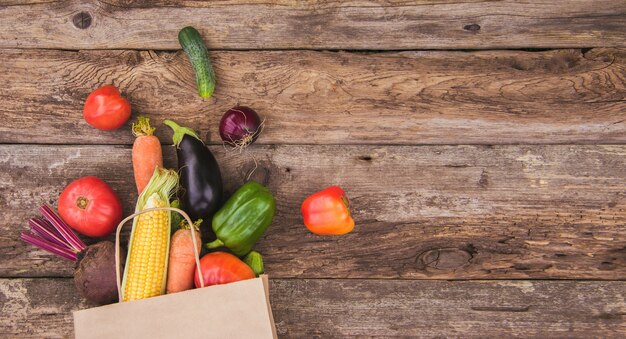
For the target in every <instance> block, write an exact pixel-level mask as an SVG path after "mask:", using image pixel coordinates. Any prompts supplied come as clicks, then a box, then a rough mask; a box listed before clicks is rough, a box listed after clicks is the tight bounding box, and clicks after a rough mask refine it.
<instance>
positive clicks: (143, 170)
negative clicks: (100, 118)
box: [132, 116, 163, 194]
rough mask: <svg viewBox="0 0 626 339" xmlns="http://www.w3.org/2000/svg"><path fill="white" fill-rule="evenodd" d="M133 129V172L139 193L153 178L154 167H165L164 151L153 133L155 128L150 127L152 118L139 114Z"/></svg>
mask: <svg viewBox="0 0 626 339" xmlns="http://www.w3.org/2000/svg"><path fill="white" fill-rule="evenodd" d="M132 130H133V135H134V136H135V137H136V139H135V142H134V143H133V172H134V174H135V184H137V193H138V194H141V192H142V191H143V189H144V188H145V187H146V185H147V184H148V182H149V181H150V179H151V178H152V174H154V169H155V168H157V167H163V152H162V151H161V142H160V141H159V139H158V138H157V137H155V136H154V135H153V133H154V130H155V129H154V128H152V127H150V118H148V117H144V116H139V117H138V118H137V123H133V125H132Z"/></svg>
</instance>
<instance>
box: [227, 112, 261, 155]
mask: <svg viewBox="0 0 626 339" xmlns="http://www.w3.org/2000/svg"><path fill="white" fill-rule="evenodd" d="M262 129H263V122H261V118H260V117H259V115H258V114H257V113H256V112H255V111H254V110H253V109H252V108H250V107H246V106H239V105H237V106H235V107H233V108H231V109H229V110H228V111H226V113H224V115H223V116H222V120H220V129H219V130H220V137H221V138H222V140H223V141H224V142H225V143H227V144H229V145H231V146H233V147H236V148H239V149H244V148H246V147H247V146H248V145H250V144H252V143H253V142H254V141H256V139H257V138H258V137H259V134H260V133H261V130H262Z"/></svg>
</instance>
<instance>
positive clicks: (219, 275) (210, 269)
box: [194, 252, 255, 287]
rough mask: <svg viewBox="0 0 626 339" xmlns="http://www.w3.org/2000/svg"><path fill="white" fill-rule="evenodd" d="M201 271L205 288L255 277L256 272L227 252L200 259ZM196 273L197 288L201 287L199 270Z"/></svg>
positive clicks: (208, 255) (210, 254)
mask: <svg viewBox="0 0 626 339" xmlns="http://www.w3.org/2000/svg"><path fill="white" fill-rule="evenodd" d="M200 271H202V277H203V278H204V287H207V286H211V285H221V284H228V283H231V282H235V281H239V280H246V279H252V278H254V277H255V275H254V272H253V271H252V269H251V268H250V267H249V266H248V265H246V263H244V262H243V261H241V259H239V258H237V257H236V256H234V255H232V254H230V253H226V252H213V253H209V254H206V255H205V256H203V257H202V258H200ZM194 272H195V275H194V283H195V284H196V287H200V277H199V276H198V270H197V269H195V270H194Z"/></svg>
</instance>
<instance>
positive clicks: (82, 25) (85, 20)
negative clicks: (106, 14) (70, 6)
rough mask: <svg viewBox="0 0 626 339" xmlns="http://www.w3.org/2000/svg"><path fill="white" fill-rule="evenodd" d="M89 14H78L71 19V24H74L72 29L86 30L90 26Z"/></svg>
mask: <svg viewBox="0 0 626 339" xmlns="http://www.w3.org/2000/svg"><path fill="white" fill-rule="evenodd" d="M91 20H92V18H91V14H89V12H80V13H78V14H76V15H74V17H73V18H72V23H74V27H76V28H78V29H86V28H88V27H89V26H91Z"/></svg>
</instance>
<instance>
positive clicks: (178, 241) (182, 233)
mask: <svg viewBox="0 0 626 339" xmlns="http://www.w3.org/2000/svg"><path fill="white" fill-rule="evenodd" d="M201 223H202V219H200V220H198V221H196V222H195V223H194V226H193V228H194V232H196V247H197V249H198V254H200V249H201V248H202V239H200V232H198V228H199V227H200V224H201ZM180 225H181V226H180V229H179V230H178V231H176V232H175V233H174V235H173V236H172V239H171V240H170V259H169V263H168V266H167V287H166V291H167V293H176V292H181V291H185V290H189V289H192V288H193V287H194V282H193V277H194V273H195V269H196V259H195V256H194V253H193V247H192V246H193V239H192V238H191V232H189V224H188V223H187V222H186V221H185V220H182V221H181V223H180Z"/></svg>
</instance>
